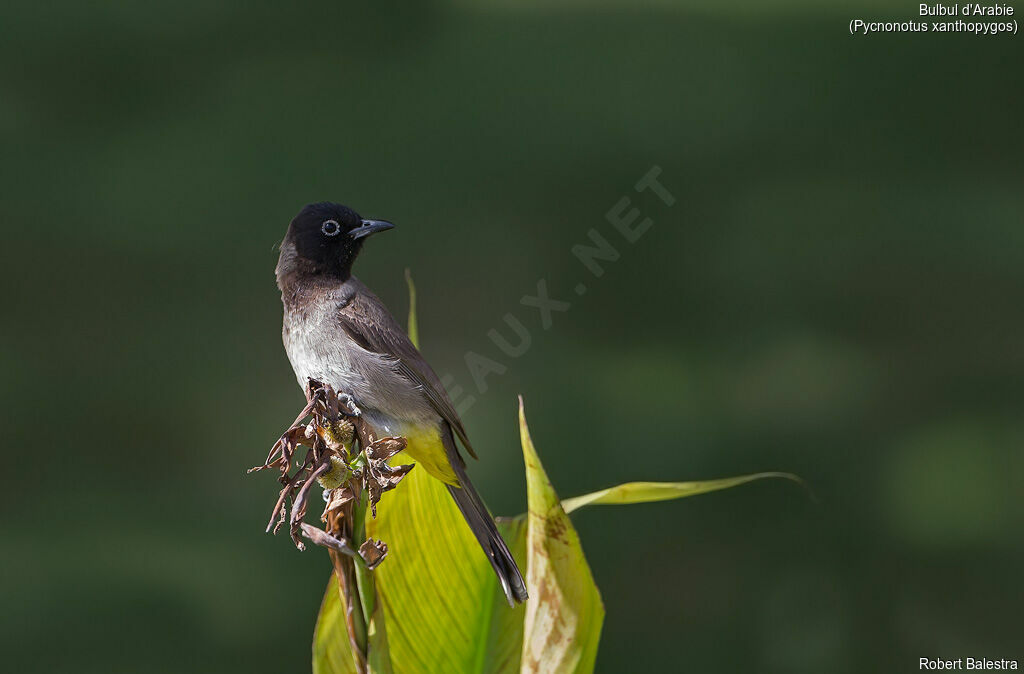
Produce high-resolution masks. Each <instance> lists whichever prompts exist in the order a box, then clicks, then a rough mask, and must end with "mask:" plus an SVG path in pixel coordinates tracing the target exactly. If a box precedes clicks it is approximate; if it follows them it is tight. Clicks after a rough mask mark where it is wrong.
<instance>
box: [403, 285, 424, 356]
mask: <svg viewBox="0 0 1024 674" xmlns="http://www.w3.org/2000/svg"><path fill="white" fill-rule="evenodd" d="M405 284H406V285H407V286H409V327H408V328H406V331H407V332H408V333H409V341H411V342H412V343H413V344H414V345H415V346H416V348H417V349H418V348H419V347H420V329H419V327H418V324H417V322H416V284H415V283H413V282H412V273H411V272H410V271H409V270H408V269H406V270H405Z"/></svg>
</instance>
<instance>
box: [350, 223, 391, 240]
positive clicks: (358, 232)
mask: <svg viewBox="0 0 1024 674" xmlns="http://www.w3.org/2000/svg"><path fill="white" fill-rule="evenodd" d="M393 227H394V225H392V224H391V223H390V222H388V221H387V220H363V224H362V226H361V227H356V228H355V229H353V230H352V231H350V232H349V233H348V235H349V236H351V237H352V238H353V239H361V238H363V237H364V236H370V235H371V234H376V233H377V232H383V231H385V230H388V229H392V228H393Z"/></svg>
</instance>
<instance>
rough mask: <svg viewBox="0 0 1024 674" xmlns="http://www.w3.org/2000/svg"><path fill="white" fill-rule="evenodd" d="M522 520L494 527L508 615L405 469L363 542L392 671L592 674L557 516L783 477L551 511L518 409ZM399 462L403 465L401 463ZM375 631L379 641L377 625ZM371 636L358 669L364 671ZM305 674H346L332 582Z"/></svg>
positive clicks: (604, 495)
mask: <svg viewBox="0 0 1024 674" xmlns="http://www.w3.org/2000/svg"><path fill="white" fill-rule="evenodd" d="M406 281H407V283H408V285H409V304H410V308H409V328H408V329H409V337H410V339H412V341H413V343H414V344H417V343H418V333H417V328H416V289H415V286H414V285H413V282H412V278H411V276H410V275H409V273H408V271H407V272H406ZM519 432H520V441H521V443H522V449H523V459H524V462H525V464H526V482H527V496H528V503H529V508H528V514H527V515H520V516H518V517H515V518H511V519H499V521H498V527H499V530H500V531H501V534H502V536H503V537H504V538H505V541H506V543H508V546H509V549H510V550H511V551H512V554H513V555H514V556H515V558H516V563H517V564H518V565H519V568H520V569H523V570H526V578H527V582H526V584H527V588H528V590H529V592H530V599H528V600H527V601H526V603H525V604H522V605H519V606H517V607H516V608H515V609H510V608H508V606H507V605H506V604H505V601H504V595H503V594H502V592H501V589H500V587H499V586H498V582H497V579H496V578H495V577H494V573H493V571H492V569H491V567H490V564H489V563H488V562H487V559H486V557H485V556H484V553H483V552H482V551H481V550H480V547H479V545H478V544H477V542H476V539H475V538H474V537H473V534H472V533H471V532H470V530H469V527H467V526H466V524H465V522H464V521H463V519H462V514H461V513H460V512H459V510H458V507H457V506H456V505H455V503H454V501H453V500H452V499H451V496H450V495H449V494H448V491H447V489H446V488H445V486H444V485H443V484H442V483H441V482H439V481H438V480H435V479H434V478H432V477H431V476H430V475H429V474H427V472H426V471H425V470H423V469H422V468H419V469H414V470H413V471H412V472H411V473H409V475H408V476H407V477H406V478H405V480H403V482H402V483H401V485H400V486H399V487H398V488H397V489H395V490H394V491H393V492H390V493H389V494H388V495H387V497H385V498H384V499H383V500H382V501H381V502H380V504H379V506H378V514H377V518H376V519H375V520H369V521H367V523H366V525H367V533H368V535H370V536H373V537H375V538H379V539H381V540H384V541H386V542H387V543H388V546H389V549H390V552H389V554H388V558H387V559H386V560H385V561H384V563H383V564H381V566H379V567H378V568H377V569H376V570H375V571H373V572H372V574H373V579H374V581H375V585H376V594H375V595H374V598H373V602H372V603H373V605H374V607H375V613H376V614H380V612H381V611H382V610H383V614H382V615H379V617H380V618H381V620H380V621H379V622H378V624H380V625H381V627H382V629H381V631H380V633H379V634H377V638H378V639H381V640H382V641H381V642H379V643H387V650H388V651H389V652H390V663H391V665H392V666H393V668H394V671H395V672H401V673H408V674H415V673H418V672H460V673H462V672H465V673H467V674H477V673H479V674H516V673H519V672H524V673H529V672H559V673H560V674H561V673H563V672H565V673H571V674H589V673H590V672H593V669H594V662H595V659H596V657H597V647H598V641H599V639H600V634H601V626H602V623H603V621H604V607H603V605H602V603H601V596H600V594H599V592H598V589H597V586H596V585H595V584H594V579H593V576H592V574H591V572H590V567H589V566H588V565H587V560H586V558H585V556H584V554H583V549H582V547H581V545H580V540H579V535H578V534H577V533H576V530H575V529H574V528H573V526H572V522H571V521H570V520H569V517H568V515H567V513H569V512H572V511H574V510H576V509H578V508H581V507H583V506H585V505H603V504H616V503H642V502H648V501H660V500H667V499H674V498H682V497H685V496H693V495H696V494H702V493H705V492H709V491H715V490H717V489H726V488H729V487H734V486H737V485H740V484H744V483H746V482H750V481H752V480H757V479H760V478H765V477H784V478H788V479H793V480H796V481H798V482H800V480H799V478H797V477H795V476H793V475H790V474H788V473H757V474H754V475H744V476H740V477H735V478H727V479H723V480H710V481H705V482H674V483H659V482H631V483H628V484H623V485H619V486H618V487H611V488H609V489H604V490H602V491H598V492H594V493H592V494H586V495H584V496H577V497H575V498H571V499H566V500H565V501H559V499H558V495H557V494H556V493H555V490H554V488H553V487H552V486H551V482H550V481H549V480H548V477H547V474H546V473H545V471H544V467H543V466H542V465H541V462H540V458H539V456H538V455H537V452H536V449H535V448H534V445H533V442H532V440H531V438H530V432H529V429H528V428H527V425H526V416H525V413H524V411H523V403H522V399H521V398H520V401H519ZM406 460H408V459H407V457H403V458H402V461H403V462H404V461H406ZM384 625H386V633H385V632H384V630H383V626H384ZM373 643H374V642H373V638H372V635H371V645H370V657H369V659H370V666H371V668H373V666H374V656H373ZM313 672H314V674H353V673H354V672H355V669H354V665H353V660H352V657H351V651H350V648H349V642H348V635H347V632H346V630H345V620H344V615H343V613H342V604H341V600H340V599H339V596H338V588H337V582H336V581H335V580H334V578H333V576H332V578H331V581H330V582H329V583H328V587H327V592H326V594H325V595H324V601H323V604H322V606H321V609H320V617H319V620H318V622H317V630H316V635H315V637H314V644H313Z"/></svg>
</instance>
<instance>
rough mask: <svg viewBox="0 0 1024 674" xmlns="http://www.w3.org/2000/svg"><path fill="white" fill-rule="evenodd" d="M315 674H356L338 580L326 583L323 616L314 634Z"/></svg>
mask: <svg viewBox="0 0 1024 674" xmlns="http://www.w3.org/2000/svg"><path fill="white" fill-rule="evenodd" d="M313 674H356V666H355V662H354V661H353V660H352V649H351V647H350V646H349V644H348V633H347V632H346V631H345V614H344V609H343V608H342V603H341V597H340V596H339V594H338V579H337V578H335V576H334V574H333V573H332V574H331V577H330V579H328V581H327V590H326V591H325V592H324V599H323V602H322V603H321V604H320V615H319V616H318V617H317V621H316V631H315V632H314V633H313Z"/></svg>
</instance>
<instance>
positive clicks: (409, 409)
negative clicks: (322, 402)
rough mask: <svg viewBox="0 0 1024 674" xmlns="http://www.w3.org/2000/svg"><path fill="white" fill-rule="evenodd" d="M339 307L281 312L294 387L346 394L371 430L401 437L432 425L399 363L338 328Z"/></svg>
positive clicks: (328, 304) (331, 304)
mask: <svg viewBox="0 0 1024 674" xmlns="http://www.w3.org/2000/svg"><path fill="white" fill-rule="evenodd" d="M340 306H341V301H340V300H339V301H337V302H315V303H311V304H310V305H307V306H306V307H304V308H302V309H293V310H292V311H286V312H285V317H284V326H283V329H282V338H283V341H284V348H285V351H286V352H287V354H288V360H289V361H291V364H292V369H293V370H294V371H295V378H296V379H297V380H298V382H299V386H301V387H302V388H303V389H305V386H306V381H307V380H308V379H311V378H312V379H317V380H319V381H322V382H324V383H327V384H330V385H331V386H333V387H334V388H335V390H337V391H344V392H347V393H350V394H351V395H352V396H353V397H355V399H356V404H357V405H359V407H360V408H362V409H363V412H364V413H365V414H367V415H368V417H369V419H368V420H369V421H371V423H373V424H374V425H376V426H379V427H381V428H382V429H383V428H387V429H388V430H387V432H389V433H400V432H401V429H402V428H403V427H406V426H408V425H421V424H424V423H437V422H438V421H439V420H440V417H439V415H438V414H437V413H436V412H435V411H434V409H433V408H432V407H431V406H430V404H429V402H428V401H427V400H426V398H425V396H424V395H423V393H422V391H421V390H420V389H419V387H417V386H416V385H415V384H414V383H413V382H410V381H409V380H408V379H406V378H405V377H403V376H402V375H401V374H399V372H398V371H397V368H396V366H397V364H398V361H397V360H395V359H394V358H391V357H389V356H386V355H382V354H378V353H373V352H371V351H367V350H366V349H364V348H363V347H362V346H360V345H359V344H357V343H356V342H355V341H354V340H353V339H352V338H351V337H349V335H348V333H347V332H345V331H344V330H342V329H341V327H340V326H339V325H338V322H337V318H336V317H337V312H338V310H339V308H340Z"/></svg>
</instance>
